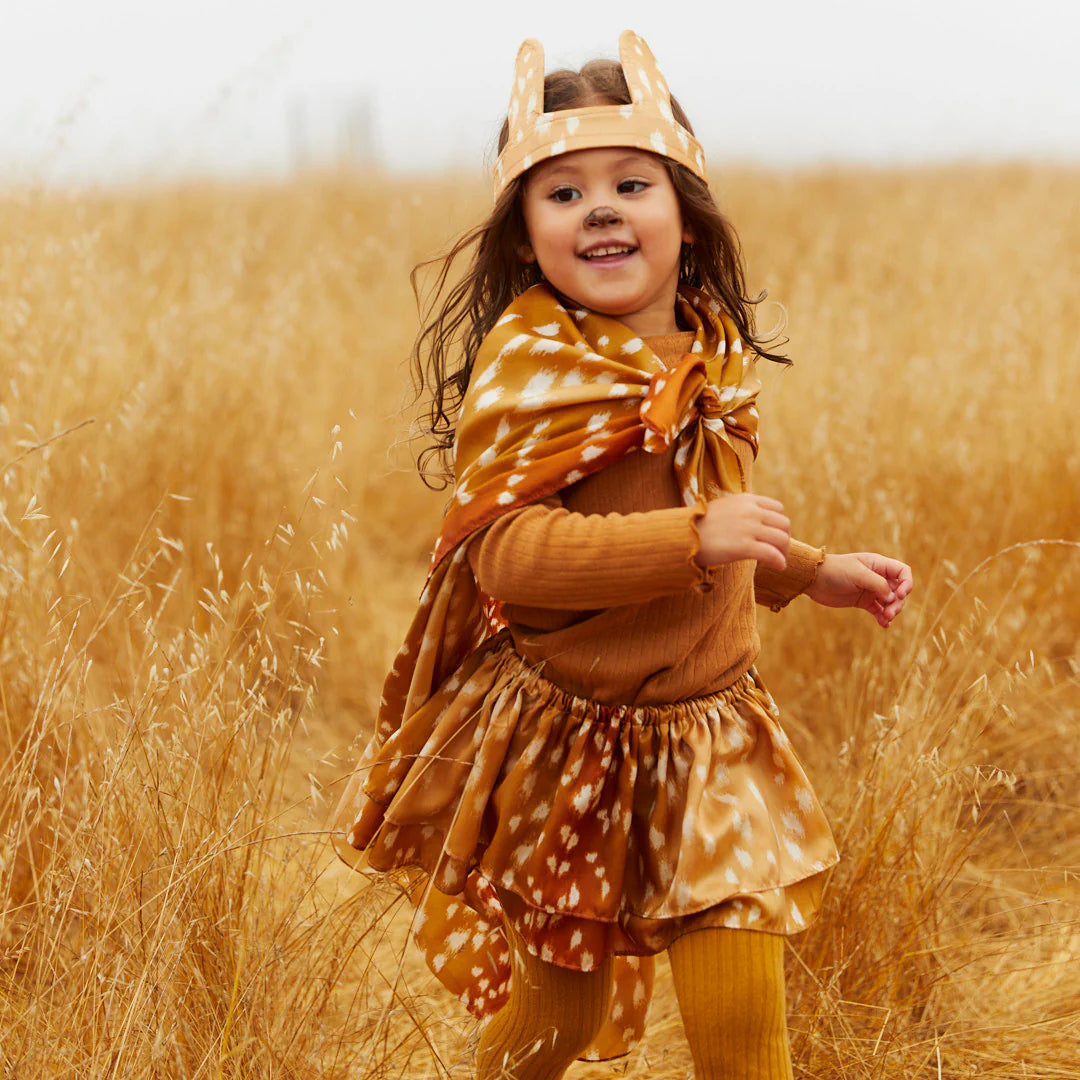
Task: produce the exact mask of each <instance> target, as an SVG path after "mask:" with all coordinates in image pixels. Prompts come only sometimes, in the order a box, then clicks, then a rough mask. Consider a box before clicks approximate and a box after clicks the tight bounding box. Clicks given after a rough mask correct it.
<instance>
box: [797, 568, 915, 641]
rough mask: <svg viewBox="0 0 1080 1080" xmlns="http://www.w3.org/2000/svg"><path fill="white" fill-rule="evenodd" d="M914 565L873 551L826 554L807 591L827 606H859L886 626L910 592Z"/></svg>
mask: <svg viewBox="0 0 1080 1080" xmlns="http://www.w3.org/2000/svg"><path fill="white" fill-rule="evenodd" d="M911 587H912V578H911V567H910V566H908V565H907V564H906V563H902V562H900V561H899V560H898V559H889V558H886V557H885V556H884V555H877V554H875V553H874V552H872V551H857V552H854V553H853V554H850V555H826V556H825V561H824V562H823V563H822V564H821V565H820V566H819V567H818V572H817V577H816V578H815V579H814V582H813V584H812V585H811V586H810V588H808V589H807V590H806V595H807V596H809V597H810V599H811V600H815V601H817V603H819V604H824V605H825V607H860V608H863V609H864V610H865V611H869V612H870V614H871V615H873V616H874V618H875V619H877V621H878V623H879V625H881V626H882V627H883V628H887V627H888V625H889V623H891V622H892V621H893V619H895V618H896V616H897V615H899V614H900V611H901V609H902V608H903V606H904V601H905V600H906V599H907V597H908V593H910V592H911Z"/></svg>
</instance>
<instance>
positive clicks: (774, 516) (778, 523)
mask: <svg viewBox="0 0 1080 1080" xmlns="http://www.w3.org/2000/svg"><path fill="white" fill-rule="evenodd" d="M761 523H762V525H768V526H770V527H771V528H774V529H783V530H784V532H786V533H788V535H790V534H791V519H790V518H788V517H786V516H785V515H784V514H781V513H778V512H777V511H775V510H770V511H768V512H767V513H765V514H763V515H762V518H761Z"/></svg>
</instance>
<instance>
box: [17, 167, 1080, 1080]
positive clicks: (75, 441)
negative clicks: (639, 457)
mask: <svg viewBox="0 0 1080 1080" xmlns="http://www.w3.org/2000/svg"><path fill="white" fill-rule="evenodd" d="M718 196H719V198H720V200H721V202H722V203H723V204H724V205H725V206H726V208H727V209H728V210H729V212H730V214H731V215H732V217H733V219H734V221H735V222H736V225H737V226H738V227H739V229H740V232H741V235H742V238H743V242H744V245H745V250H746V256H747V261H748V265H749V279H750V284H751V287H752V289H755V290H756V289H757V288H760V287H762V286H764V287H767V288H768V289H769V293H770V300H769V301H767V302H766V303H765V304H763V305H762V306H761V308H759V323H760V324H761V325H762V326H770V325H772V324H773V323H774V322H775V320H776V319H777V317H778V316H779V315H780V314H781V308H780V307H778V306H777V305H776V304H774V303H773V301H778V302H779V303H780V304H782V305H783V309H784V310H785V311H786V316H787V320H788V329H787V335H788V336H789V338H790V342H789V344H788V346H787V351H788V353H789V355H791V356H792V357H793V358H794V359H795V361H796V363H795V366H794V367H793V368H792V369H790V370H783V371H782V370H780V369H779V368H778V367H777V366H776V365H765V367H766V370H765V371H764V381H765V390H764V393H763V396H762V436H763V442H762V454H761V458H760V459H759V468H758V471H757V489H758V490H759V491H761V492H764V493H767V494H770V495H773V496H776V497H778V498H780V499H782V500H783V501H784V503H785V506H786V508H787V511H788V513H789V515H790V516H791V518H792V520H793V522H794V523H795V532H796V534H797V535H798V536H799V537H800V538H804V539H806V540H809V541H812V542H816V543H824V544H826V545H827V546H828V547H829V549H830V550H833V551H842V550H860V549H865V548H870V549H880V550H884V551H886V552H889V553H893V554H896V555H898V556H900V557H902V558H904V559H906V560H907V561H909V562H910V563H911V564H912V565H913V567H914V569H915V574H916V583H917V591H916V593H915V594H914V596H913V597H912V599H911V601H910V602H909V604H908V608H907V610H906V611H905V612H904V614H903V615H902V616H901V618H900V619H899V620H898V621H897V623H896V624H895V625H894V626H893V627H892V628H891V629H890V630H889V631H887V632H882V631H881V630H880V629H878V628H877V626H876V625H875V624H874V623H873V622H872V620H871V619H870V618H869V617H868V616H866V615H865V614H863V613H859V612H835V611H826V610H824V609H821V608H818V607H816V606H815V605H813V604H812V603H810V601H808V600H798V601H796V602H795V603H794V604H793V605H792V606H791V607H790V608H789V609H788V610H786V611H785V612H783V613H781V614H780V615H771V614H769V613H767V612H762V613H761V619H760V621H761V624H762V636H763V639H764V652H763V655H762V660H761V664H760V667H761V670H762V672H763V674H764V676H765V678H766V679H767V680H768V681H769V683H770V685H771V688H772V690H773V692H774V694H775V695H776V697H777V698H778V700H779V702H780V705H781V707H782V709H783V710H784V714H785V716H786V718H787V727H788V730H789V732H790V734H791V735H792V738H793V740H794V741H795V743H796V746H797V748H798V750H799V752H800V754H801V756H802V758H803V760H804V762H805V764H806V766H807V768H808V771H809V772H810V775H811V777H812V778H813V779H814V781H815V784H816V786H817V788H818V790H819V792H820V794H821V795H822V797H823V800H824V802H825V804H826V808H827V810H828V811H829V813H830V816H831V818H832V820H833V822H834V824H835V830H836V834H837V838H838V841H839V843H840V846H841V849H842V854H843V860H842V862H841V864H840V866H839V867H838V868H837V870H836V872H835V873H834V875H833V878H832V882H831V886H830V889H829V894H828V903H827V907H826V910H825V913H824V916H823V918H822V919H821V920H820V921H819V922H818V923H817V924H816V925H815V926H814V927H813V928H812V929H811V930H810V931H808V932H807V933H805V934H804V935H802V936H801V937H799V938H797V939H793V941H792V945H791V948H790V949H789V953H788V971H789V1010H790V1022H791V1030H792V1040H793V1051H794V1055H795V1059H796V1074H797V1076H798V1077H800V1080H809V1078H814V1080H833V1078H844V1080H871V1078H881V1080H901V1078H903V1080H911V1078H924V1077H925V1078H927V1080H930V1078H954V1080H955V1078H961V1077H964V1078H966V1077H979V1078H982V1080H1005V1078H1010V1080H1011V1078H1021V1077H1029V1078H1033V1080H1035V1078H1038V1080H1045V1078H1052V1077H1074V1078H1075V1077H1077V1076H1078V1075H1080V921H1078V918H1080V886H1078V875H1080V773H1078V766H1077V757H1078V749H1080V733H1078V724H1077V717H1078V708H1080V684H1078V671H1080V668H1078V666H1077V661H1078V654H1077V640H1078V631H1080V607H1078V605H1077V603H1076V596H1077V592H1078V589H1080V441H1078V438H1077V426H1076V417H1077V415H1080V383H1078V375H1080V333H1078V329H1077V328H1078V325H1080V171H1077V170H1075V169H1072V170H1068V169H1063V168H1055V167H1050V166H1034V165H1032V166H1025V165H1014V166H1007V167H1006V166H1002V167H993V168H990V167H981V168H976V167H974V166H972V167H967V166H956V167H950V168H941V169H933V170H917V171H898V172H869V171H867V172H863V171H844V172H820V171H819V172H809V173H796V174H790V175H779V174H767V173H758V172H753V171H733V172H731V173H730V174H725V175H722V176H721V177H720V178H719V185H718ZM485 206H486V191H485V188H484V185H483V184H482V183H481V182H479V181H473V180H448V179H438V178H432V179H429V180H424V181H420V180H417V181H410V182H407V183H406V182H401V181H392V180H390V179H387V178H383V177H379V176H338V175H333V176H311V177H306V178H302V179H298V180H296V181H293V182H291V183H289V184H287V185H284V186H270V185H267V186H224V185H221V186H217V185H211V184H199V185H192V186H187V187H182V188H169V189H162V190H157V191H152V190H136V191H131V192H124V191H115V192H111V193H108V194H101V193H97V194H95V193H66V194H65V193H57V192H37V191H23V192H14V193H13V192H9V193H6V194H3V195H0V758H2V761H3V771H2V778H3V784H2V786H0V904H2V908H3V916H2V920H0V1077H4V1078H18V1080H46V1078H48V1080H60V1078H83V1077H87V1078H124V1080H127V1078H138V1080H144V1078H145V1080H149V1078H165V1077H168V1078H190V1080H196V1078H200V1080H201V1078H229V1080H240V1078H244V1080H247V1078H267V1080H269V1078H279V1077H280V1078H289V1080H309V1078H310V1080H314V1078H316V1077H319V1078H327V1080H345V1078H349V1080H365V1078H368V1080H374V1078H376V1077H379V1078H391V1077H436V1076H452V1077H460V1078H465V1077H468V1076H469V1075H470V1064H469V1039H470V1036H471V1035H472V1033H473V1032H472V1025H471V1024H470V1022H469V1020H468V1018H467V1016H466V1014H465V1013H464V1010H463V1009H461V1008H460V1007H459V1006H458V1005H457V1003H456V1002H454V1001H453V1000H451V999H450V998H449V997H448V996H447V995H445V994H444V993H443V992H442V991H441V989H440V988H439V987H438V985H437V984H436V983H434V981H433V980H432V979H431V978H430V977H428V976H427V974H426V973H425V971H424V970H423V969H422V966H421V965H420V964H419V963H418V961H417V958H416V956H415V955H414V953H413V952H412V951H410V949H408V948H407V947H406V945H405V937H404V935H405V926H406V923H407V918H406V913H405V912H404V911H403V909H402V904H401V899H400V893H399V889H398V887H397V886H396V885H395V884H394V883H393V882H379V883H368V882H365V880H364V879H363V878H361V877H359V876H357V875H354V874H352V873H351V872H349V871H347V870H346V869H345V868H344V867H342V866H339V865H338V864H337V863H336V862H335V860H334V858H333V856H332V854H331V852H330V849H329V846H328V844H327V843H326V841H325V837H324V836H323V835H322V830H323V829H324V822H325V815H326V812H327V808H328V806H329V805H332V803H333V801H334V798H335V791H336V785H337V784H338V783H339V781H340V778H341V777H342V776H343V775H344V773H345V772H346V771H347V769H348V767H349V761H350V759H351V754H352V750H350V746H349V744H350V742H352V741H353V740H354V739H360V740H362V739H363V735H364V733H365V732H366V731H367V729H368V727H369V725H370V723H371V719H372V707H373V705H374V703H375V701H376V700H377V696H378V693H377V691H378V686H379V684H380V682H381V679H382V675H383V672H384V667H385V665H386V663H387V661H388V658H389V657H390V655H391V654H392V653H393V651H394V650H395V649H396V647H397V645H398V644H399V642H400V638H401V635H402V633H403V631H404V628H405V624H406V621H407V619H408V617H409V616H410V614H411V605H412V604H413V601H414V598H415V596H416V594H417V592H418V589H419V587H420V584H421V581H422V577H423V573H424V569H425V564H426V559H427V554H428V551H429V545H430V543H431V540H432V538H433V536H434V531H435V529H436V525H437V521H438V517H439V513H440V508H441V505H442V501H443V498H444V496H443V495H442V494H440V493H433V492H431V491H428V490H427V489H425V488H424V487H423V486H422V485H421V484H420V482H419V481H418V479H417V477H416V475H415V472H414V471H413V470H412V456H413V454H414V453H415V449H416V448H415V446H413V445H411V444H410V441H409V439H410V425H409V420H408V413H407V411H403V404H404V403H407V397H406V396H405V390H406V388H407V386H408V376H407V369H406V367H405V357H406V355H407V352H408V348H409V345H410V343H411V340H412V336H413V333H414V332H415V328H416V315H415V306H414V303H413V300H412V297H411V294H410V291H409V286H408V272H409V270H410V268H411V267H412V265H413V263H414V262H416V261H417V260H418V259H419V258H421V257H423V256H426V255H429V254H431V253H433V252H434V251H436V250H437V249H438V248H439V246H440V245H441V244H443V243H445V242H446V241H447V240H449V239H450V237H451V236H452V235H454V234H455V233H457V232H458V231H460V230H461V229H463V228H464V227H465V226H466V225H467V224H469V223H470V222H472V221H473V220H474V219H475V218H476V217H477V216H478V215H480V214H481V213H482V212H483V211H484V208H485ZM571 1075H572V1076H576V1077H601V1076H611V1075H619V1076H628V1077H651V1078H657V1080H674V1078H683V1077H687V1076H689V1075H691V1066H690V1061H689V1055H688V1053H687V1051H686V1049H685V1047H684V1045H683V1042H682V1033H681V1029H680V1026H679V1021H678V1016H677V1012H676V1010H675V1007H674V1001H673V995H672V993H671V991H670V987H669V986H668V985H667V982H666V981H665V975H664V973H663V971H662V972H661V980H660V987H659V992H658V996H657V1000H656V1002H655V1003H654V1010H653V1021H652V1025H651V1028H650V1033H649V1037H648V1039H647V1040H646V1042H645V1043H644V1044H642V1046H640V1047H639V1048H638V1050H637V1051H635V1053H634V1054H633V1055H632V1056H631V1057H630V1058H629V1059H627V1060H625V1061H623V1062H618V1063H613V1064H611V1065H608V1066H602V1067H601V1066H595V1065H593V1066H584V1065H581V1066H576V1067H575V1068H574V1069H573V1070H571Z"/></svg>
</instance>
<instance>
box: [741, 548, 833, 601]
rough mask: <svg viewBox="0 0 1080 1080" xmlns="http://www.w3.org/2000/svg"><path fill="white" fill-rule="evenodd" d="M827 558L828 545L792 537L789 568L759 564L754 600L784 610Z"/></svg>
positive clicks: (756, 573)
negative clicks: (774, 567) (810, 542)
mask: <svg viewBox="0 0 1080 1080" xmlns="http://www.w3.org/2000/svg"><path fill="white" fill-rule="evenodd" d="M824 560H825V549H824V548H816V547H811V546H810V545H809V544H804V543H802V541H800V540H792V541H791V544H790V546H789V548H788V557H787V567H786V568H785V569H783V570H773V569H772V568H771V567H769V566H763V565H762V564H761V563H758V565H757V570H755V572H754V599H755V600H756V601H757V602H758V603H759V604H763V605H765V606H766V607H767V608H769V610H770V611H780V609H781V608H783V607H786V606H787V605H788V604H789V603H790V602H791V601H792V600H794V599H795V597H796V596H799V595H800V594H801V593H803V592H805V591H806V590H807V589H808V588H809V587H810V586H811V585H812V584H813V582H814V578H816V577H817V572H818V567H819V566H820V565H821V564H822V562H823V561H824Z"/></svg>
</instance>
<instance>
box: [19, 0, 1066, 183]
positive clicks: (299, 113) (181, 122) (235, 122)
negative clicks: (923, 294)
mask: <svg viewBox="0 0 1080 1080" xmlns="http://www.w3.org/2000/svg"><path fill="white" fill-rule="evenodd" d="M679 11H686V12H689V11H695V12H697V14H695V16H694V18H693V19H684V20H678V21H677V20H676V19H675V18H674V15H675V13H677V12H679ZM625 27H630V28H632V29H635V30H637V31H638V32H639V33H640V34H642V35H643V36H644V37H645V38H646V40H647V41H648V42H649V44H650V45H651V47H652V49H653V51H654V53H656V56H657V59H658V61H659V63H660V67H661V70H663V71H664V73H665V75H666V76H667V79H668V82H669V83H670V84H671V87H672V89H673V91H674V93H675V94H676V96H677V97H679V98H680V100H681V101H682V103H683V105H684V106H685V108H686V110H687V112H688V113H689V116H690V119H691V121H692V122H693V123H694V125H695V127H696V129H697V131H698V134H699V136H700V138H701V141H702V142H703V144H704V145H705V147H706V151H707V152H708V153H709V158H710V161H712V162H719V161H725V160H727V161H732V160H737V161H755V162H760V163H763V164H767V165H784V164H796V165H798V164H805V163H812V162H819V161H859V162H882V163H890V162H914V161H924V160H937V161H940V160H949V159H955V158H972V157H978V158H1000V157H1029V158H1030V157H1038V158H1053V159H1057V160H1066V161H1072V162H1080V76H1078V75H1077V73H1076V72H1077V60H1076V52H1077V43H1078V41H1080V4H1078V3H1076V0H1053V2H1052V0H1023V2H1021V0H1011V2H1009V3H1005V2H1002V0H983V2H981V3H978V2H973V0H936V2H926V0H908V2H906V3H900V4H896V3H879V2H876V0H770V2H768V3H745V2H744V3H741V4H737V3H733V2H728V3H723V2H719V0H707V2H705V3H702V2H701V0H692V2H691V0H683V2H682V3H670V2H668V3H665V2H663V0H623V2H622V3H619V4H607V3H605V4H589V3H584V2H581V0H579V2H578V3H577V4H573V3H562V4H557V3H549V4H537V3H535V2H532V3H525V2H516V3H513V2H505V0H504V2H503V3H496V2H492V0H479V2H476V3H467V2H457V3H452V2H446V0H442V2H439V3H429V2H428V0H410V2H403V0H378V2H372V0H352V2H346V0H312V2H310V3H307V2H304V3H301V2H297V0H293V2H289V3H286V2H282V0H259V2H258V3H256V2H254V0H216V2H209V0H184V2H183V3H179V2H174V0H139V2H137V3H136V2H132V0H80V2H79V3H74V2H71V0H32V2H31V0H0V182H11V181H17V182H26V181H42V180H43V181H45V182H48V183H63V182H67V181H70V180H76V181H90V182H95V181H97V182H108V181H111V180H137V179H139V178H143V177H161V178H169V177H173V176H178V175H183V174H185V173H191V172H218V173H224V174H228V175H242V174H244V173H252V172H255V173H258V172H263V173H273V174H278V175H280V174H283V173H287V172H288V171H289V170H290V169H291V168H293V167H294V166H295V165H296V164H297V163H300V162H303V161H304V160H310V159H311V158H313V157H326V156H333V155H342V154H347V153H351V154H352V155H354V156H358V157H366V158H369V159H374V160H376V161H378V162H379V163H380V164H382V165H385V166H387V167H389V168H391V169H408V170H431V169H437V168H443V167H447V166H456V167H464V168H470V169H479V168H480V167H481V166H482V165H483V163H484V161H490V150H491V144H492V142H493V140H494V136H495V133H496V131H497V128H498V124H499V122H500V120H501V114H502V112H503V110H504V109H505V106H506V101H507V97H508V94H509V84H510V74H511V71H512V66H513V59H514V54H515V52H516V49H517V46H518V45H519V43H520V42H521V40H522V39H523V38H525V37H529V36H535V37H538V38H540V40H541V41H542V42H543V44H544V47H545V50H546V52H547V60H548V68H549V70H550V68H552V67H554V66H563V65H567V64H569V65H572V66H575V67H576V66H579V65H580V63H581V62H582V61H583V60H585V59H588V58H589V57H590V56H595V55H607V56H615V55H616V50H617V41H618V35H619V32H620V31H621V30H622V29H623V28H625Z"/></svg>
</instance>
